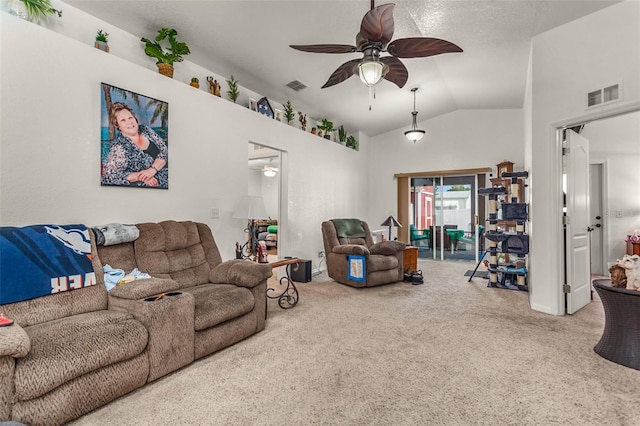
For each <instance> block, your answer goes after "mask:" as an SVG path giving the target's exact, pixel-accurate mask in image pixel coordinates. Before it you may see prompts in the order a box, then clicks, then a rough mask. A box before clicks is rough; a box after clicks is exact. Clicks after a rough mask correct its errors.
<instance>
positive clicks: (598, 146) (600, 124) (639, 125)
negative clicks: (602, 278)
mask: <svg viewBox="0 0 640 426" xmlns="http://www.w3.org/2000/svg"><path fill="white" fill-rule="evenodd" d="M581 134H582V136H584V137H585V138H587V139H589V160H590V162H591V163H592V164H603V166H604V174H605V176H604V185H606V187H605V188H603V195H605V196H606V199H605V200H604V203H603V204H604V206H603V212H602V213H603V216H602V224H603V229H606V231H607V232H606V235H607V236H608V238H607V241H605V242H604V250H605V251H606V252H605V256H604V257H605V268H607V266H606V265H607V263H613V262H615V261H616V259H620V258H622V256H623V255H624V254H625V253H626V249H627V247H626V243H625V238H626V236H627V235H628V234H631V233H632V232H633V230H634V229H640V173H638V170H640V166H639V165H640V112H635V113H632V114H624V115H621V116H617V117H612V118H609V119H606V120H598V121H593V122H591V123H587V124H586V125H585V127H584V129H583V131H582V133H581ZM618 212H621V214H617V213H618ZM591 216H592V217H593V216H594V215H593V214H592V215H591Z"/></svg>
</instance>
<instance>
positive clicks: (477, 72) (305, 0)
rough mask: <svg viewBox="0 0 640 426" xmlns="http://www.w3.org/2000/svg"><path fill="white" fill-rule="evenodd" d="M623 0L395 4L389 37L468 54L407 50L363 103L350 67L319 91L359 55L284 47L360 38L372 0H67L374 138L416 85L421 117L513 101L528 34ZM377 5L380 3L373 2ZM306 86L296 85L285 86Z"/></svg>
mask: <svg viewBox="0 0 640 426" xmlns="http://www.w3.org/2000/svg"><path fill="white" fill-rule="evenodd" d="M618 1H619V0H607V1H599V0H553V1H550V0H436V1H396V2H395V4H396V6H395V9H394V22H395V32H394V36H393V39H397V38H402V37H420V36H422V37H435V38H441V39H445V40H448V41H451V42H453V43H455V44H457V45H458V46H460V47H461V48H462V49H463V50H464V52H462V53H448V54H443V55H439V56H435V57H430V58H415V59H403V60H402V61H403V63H404V64H405V65H406V67H407V69H408V71H409V80H408V81H407V84H406V85H405V86H404V88H402V89H399V88H398V87H397V86H396V85H394V84H393V83H390V82H388V81H382V82H381V83H379V84H378V85H377V86H376V88H375V92H376V93H375V95H376V98H375V99H374V100H373V102H372V103H371V105H372V109H371V111H369V104H370V102H369V91H368V89H367V88H366V87H365V86H364V85H363V84H362V83H361V82H360V80H359V79H358V78H357V77H356V76H354V77H351V78H350V79H348V80H347V81H345V82H343V83H340V84H338V85H336V86H333V87H330V88H327V89H320V87H321V86H322V85H323V84H324V83H325V82H326V80H327V79H328V77H329V76H330V75H331V73H332V72H333V71H334V70H335V69H336V68H337V67H338V66H339V65H341V64H342V63H344V62H346V61H348V60H351V59H356V58H360V57H361V54H360V53H350V54H314V53H305V52H300V51H297V50H293V49H291V48H290V47H289V45H290V44H320V43H335V44H355V35H356V33H357V32H358V31H359V29H360V22H361V21H362V17H363V16H364V15H365V13H366V12H367V11H368V10H369V8H370V1H368V0H349V1H344V0H343V1H312V0H289V1H267V0H257V1H244V0H234V1H227V0H215V1H206V0H199V1H184V0H183V1H169V0H157V1H146V0H143V1H141V0H129V1H121V0H101V1H95V0H66V3H69V4H71V5H73V6H74V7H77V8H79V9H81V10H84V11H85V12H87V13H89V14H91V15H94V16H96V17H98V18H100V19H102V20H104V21H106V22H108V23H110V24H112V25H114V26H116V27H119V28H122V29H124V30H126V31H127V32H130V33H132V34H134V35H136V36H146V37H150V35H153V34H155V33H156V31H157V29H158V28H161V27H173V28H175V29H176V30H177V31H178V34H179V38H180V39H181V40H184V41H186V42H187V43H188V45H189V47H190V49H191V52H192V54H191V55H189V57H188V59H189V60H190V61H192V62H195V63H197V64H199V65H201V66H203V67H205V68H207V69H210V70H212V71H214V72H216V73H218V74H221V75H224V76H229V75H231V74H233V75H234V76H235V77H236V79H237V80H238V81H239V82H240V84H241V85H242V86H244V87H247V88H249V89H251V90H253V91H255V92H258V93H260V94H261V95H264V96H267V97H268V98H270V99H274V100H276V101H279V102H284V101H286V100H287V99H290V100H291V101H292V103H293V105H294V107H295V108H296V109H297V110H303V111H305V112H306V113H307V115H308V116H310V117H316V118H318V119H319V118H323V117H327V118H329V119H330V120H333V121H334V122H336V123H339V124H344V125H345V127H347V129H348V130H349V131H354V130H361V131H362V132H364V133H365V134H367V135H370V136H374V135H378V134H381V133H384V132H387V131H390V130H393V129H397V128H404V127H406V128H409V126H410V124H411V110H412V109H413V97H412V94H411V88H413V87H417V88H419V90H418V92H417V95H416V96H417V99H416V109H417V111H418V112H419V114H418V121H421V120H426V119H428V118H431V117H435V116H438V115H441V114H445V113H448V112H451V111H455V110H457V109H470V108H473V109H499V108H520V107H522V103H523V99H524V90H525V83H526V74H527V63H528V57H529V48H530V42H531V38H532V36H534V35H536V34H539V33H541V32H544V31H547V30H549V29H551V28H554V27H557V26H559V25H562V24H565V23H567V22H570V21H572V20H575V19H578V18H580V17H582V16H585V15H588V14H590V13H593V12H595V11H597V10H600V9H602V8H604V7H607V6H610V5H612V4H614V3H617V2H618ZM380 4H383V2H382V1H380V2H376V6H378V5H380ZM292 80H299V81H301V82H303V83H304V84H306V85H307V86H308V88H307V89H304V90H302V91H300V92H295V91H293V90H292V89H289V88H288V87H285V85H286V84H287V83H288V82H290V81H292Z"/></svg>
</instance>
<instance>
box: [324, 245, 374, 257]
mask: <svg viewBox="0 0 640 426" xmlns="http://www.w3.org/2000/svg"><path fill="white" fill-rule="evenodd" d="M331 251H332V252H333V253H337V254H353V255H357V256H369V254H370V252H369V249H368V248H366V247H365V246H361V245H359V244H343V245H341V246H335V247H334V248H333V250H331Z"/></svg>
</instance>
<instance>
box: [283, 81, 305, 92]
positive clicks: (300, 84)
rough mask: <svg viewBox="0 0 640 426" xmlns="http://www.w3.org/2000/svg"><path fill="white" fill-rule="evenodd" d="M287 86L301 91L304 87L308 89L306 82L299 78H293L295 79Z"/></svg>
mask: <svg viewBox="0 0 640 426" xmlns="http://www.w3.org/2000/svg"><path fill="white" fill-rule="evenodd" d="M286 86H287V87H289V88H291V89H293V90H295V91H296V92H299V91H301V90H302V89H306V88H307V85H306V84H304V83H303V82H301V81H298V80H293V81H291V82H289V83H287V84H286Z"/></svg>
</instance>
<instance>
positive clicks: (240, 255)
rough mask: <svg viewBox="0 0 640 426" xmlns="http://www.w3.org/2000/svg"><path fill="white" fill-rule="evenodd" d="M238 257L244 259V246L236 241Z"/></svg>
mask: <svg viewBox="0 0 640 426" xmlns="http://www.w3.org/2000/svg"><path fill="white" fill-rule="evenodd" d="M236 259H242V246H241V245H240V243H239V242H237V241H236Z"/></svg>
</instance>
